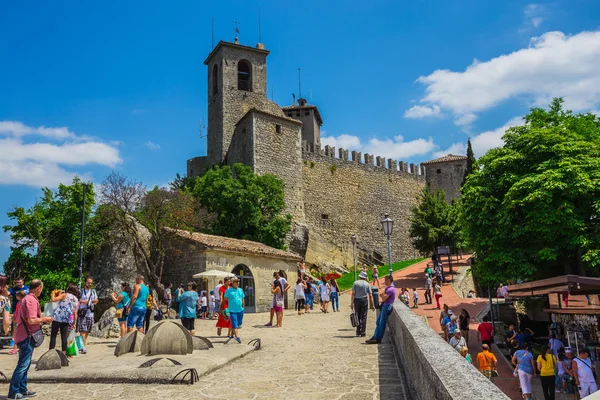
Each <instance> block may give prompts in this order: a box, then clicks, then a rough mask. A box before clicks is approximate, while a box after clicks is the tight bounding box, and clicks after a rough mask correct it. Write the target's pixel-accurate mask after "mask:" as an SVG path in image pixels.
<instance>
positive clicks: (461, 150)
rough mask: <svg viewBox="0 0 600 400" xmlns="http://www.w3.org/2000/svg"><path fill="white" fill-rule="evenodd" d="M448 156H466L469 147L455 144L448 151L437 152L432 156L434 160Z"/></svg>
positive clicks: (463, 144)
mask: <svg viewBox="0 0 600 400" xmlns="http://www.w3.org/2000/svg"><path fill="white" fill-rule="evenodd" d="M448 154H454V155H456V156H458V155H465V154H467V145H466V144H465V143H454V144H453V145H451V146H450V147H448V148H447V149H446V150H440V151H435V152H433V154H431V155H432V156H433V158H439V157H444V156H447V155H448Z"/></svg>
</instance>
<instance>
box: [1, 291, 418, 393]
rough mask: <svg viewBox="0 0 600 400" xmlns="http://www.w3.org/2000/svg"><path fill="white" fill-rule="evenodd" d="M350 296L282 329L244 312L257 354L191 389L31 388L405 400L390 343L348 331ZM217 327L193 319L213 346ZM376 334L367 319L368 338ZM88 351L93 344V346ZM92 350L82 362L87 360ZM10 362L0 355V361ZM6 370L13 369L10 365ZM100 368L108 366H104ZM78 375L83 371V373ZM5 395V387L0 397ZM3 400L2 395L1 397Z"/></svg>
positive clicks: (41, 387) (293, 318)
mask: <svg viewBox="0 0 600 400" xmlns="http://www.w3.org/2000/svg"><path fill="white" fill-rule="evenodd" d="M349 299H350V296H349V295H342V296H341V298H340V306H341V309H342V312H339V313H333V312H331V311H330V313H328V314H323V313H321V312H320V311H319V310H318V308H317V309H316V310H314V311H313V312H311V313H309V314H307V315H302V316H298V315H296V314H295V312H294V311H293V310H287V311H286V312H285V318H284V321H283V327H282V328H266V327H264V326H263V325H264V324H265V323H266V322H268V314H247V315H246V316H245V319H244V327H243V329H242V334H241V336H242V339H243V341H244V343H247V342H249V341H250V340H251V339H254V338H260V339H261V341H262V349H261V350H259V351H255V352H252V353H250V354H248V355H247V356H245V357H244V358H242V359H240V360H237V361H235V362H233V363H231V364H229V365H227V366H225V367H223V368H221V369H219V370H217V371H215V372H214V373H212V374H209V375H206V376H205V377H201V378H200V381H199V382H197V383H196V384H195V385H192V386H189V385H187V386H180V385H154V384H147V385H134V384H41V383H39V384H33V383H32V384H31V385H30V390H35V391H37V392H38V393H39V394H40V396H39V398H43V399H61V400H64V399H65V398H67V399H68V398H71V399H72V398H78V399H83V398H85V399H116V398H126V399H128V400H129V399H158V398H165V397H173V396H177V398H192V397H193V398H201V399H233V398H235V399H274V400H277V399H307V400H310V399H319V400H320V399H323V398H326V399H327V400H335V399H340V400H352V399H356V400H363V399H402V400H408V399H410V398H411V397H410V393H409V391H408V390H407V388H406V387H405V378H404V377H403V374H402V371H401V370H399V369H398V367H397V365H396V360H395V357H394V355H393V348H392V346H391V343H389V342H388V341H387V340H384V343H382V344H381V345H379V346H369V345H365V344H363V342H364V339H363V338H357V337H355V335H354V329H353V328H352V327H351V325H350V321H349V314H350V307H349ZM214 324H215V321H202V320H197V321H196V327H197V328H198V331H197V332H198V333H197V334H198V335H202V336H207V337H209V338H210V339H211V340H214V341H215V342H218V341H223V340H224V339H221V338H219V337H217V336H216V329H215V328H214ZM374 328H375V314H374V313H372V312H370V313H369V320H368V328H367V333H368V335H369V334H371V333H372V332H373V330H374ZM91 349H93V346H91ZM93 356H94V352H93V350H90V352H89V353H88V355H86V356H85V357H93ZM6 357H9V356H8V355H6V354H5V352H4V351H3V352H2V353H1V354H0V365H2V364H4V365H6V363H3V362H2V360H3V359H4V360H6ZM11 364H12V363H11ZM106 367H107V368H110V360H107V363H106ZM81 373H82V374H85V373H86V372H85V369H84V368H82V370H81ZM7 392H8V387H7V385H6V384H1V385H0V393H2V394H5V393H7ZM4 398H5V397H2V396H0V399H4Z"/></svg>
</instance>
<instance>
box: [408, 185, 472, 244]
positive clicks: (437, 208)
mask: <svg viewBox="0 0 600 400" xmlns="http://www.w3.org/2000/svg"><path fill="white" fill-rule="evenodd" d="M411 213H412V215H411V217H410V230H409V234H410V237H411V238H412V243H413V246H414V247H415V248H416V249H417V250H419V251H420V252H421V253H422V254H431V253H435V254H437V247H438V246H451V247H452V248H453V250H457V249H459V248H461V247H462V236H461V229H460V225H459V218H458V205H457V203H455V202H452V203H451V204H448V203H447V202H446V200H445V194H444V192H443V191H441V190H440V191H436V192H431V191H430V190H429V188H426V189H423V191H422V192H421V193H420V195H419V199H418V204H417V205H416V206H414V207H413V208H412V210H411Z"/></svg>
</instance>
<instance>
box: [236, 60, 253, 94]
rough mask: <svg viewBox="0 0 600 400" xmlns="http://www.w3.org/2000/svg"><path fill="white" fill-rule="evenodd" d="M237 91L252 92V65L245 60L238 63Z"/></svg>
mask: <svg viewBox="0 0 600 400" xmlns="http://www.w3.org/2000/svg"><path fill="white" fill-rule="evenodd" d="M238 90H245V91H247V92H251V91H252V65H251V64H250V63H249V62H248V61H246V60H240V62H239V63H238Z"/></svg>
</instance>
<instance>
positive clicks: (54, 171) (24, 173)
mask: <svg viewBox="0 0 600 400" xmlns="http://www.w3.org/2000/svg"><path fill="white" fill-rule="evenodd" d="M27 135H38V136H42V137H43V138H44V139H47V140H48V139H51V140H54V143H48V142H44V141H39V140H38V141H34V142H31V141H27V142H25V141H24V137H25V136H27ZM3 136H4V137H3ZM0 149H1V151H0V184H12V185H26V186H35V187H43V186H48V187H56V186H57V185H58V184H59V183H65V182H70V181H71V180H72V179H73V176H74V175H79V176H81V177H82V178H84V179H86V180H89V179H90V178H89V176H87V175H86V174H81V173H76V172H74V171H69V170H67V169H65V167H73V166H77V167H82V166H86V165H90V164H97V165H104V166H107V167H115V166H116V165H118V164H120V163H121V162H122V159H121V157H120V154H119V150H118V149H117V148H116V147H115V146H114V145H112V144H110V143H104V142H102V141H99V140H97V139H91V138H89V137H87V136H83V135H76V134H75V133H73V132H70V131H69V130H68V128H66V127H63V128H53V127H45V126H40V127H30V126H27V125H25V124H23V123H22V122H18V121H0Z"/></svg>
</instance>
